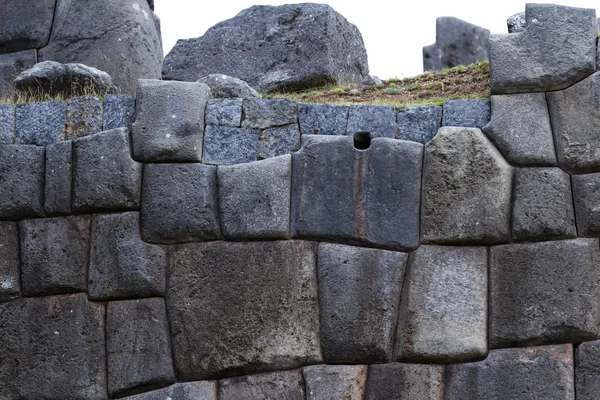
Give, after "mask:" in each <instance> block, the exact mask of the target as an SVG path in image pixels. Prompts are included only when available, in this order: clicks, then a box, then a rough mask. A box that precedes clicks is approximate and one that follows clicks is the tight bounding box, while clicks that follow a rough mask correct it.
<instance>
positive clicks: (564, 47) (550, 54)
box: [490, 4, 598, 94]
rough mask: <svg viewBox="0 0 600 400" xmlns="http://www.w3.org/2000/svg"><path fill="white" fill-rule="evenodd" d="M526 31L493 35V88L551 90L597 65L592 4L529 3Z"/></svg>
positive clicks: (499, 90)
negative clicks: (578, 5) (580, 5)
mask: <svg viewBox="0 0 600 400" xmlns="http://www.w3.org/2000/svg"><path fill="white" fill-rule="evenodd" d="M525 19H526V25H525V29H524V31H523V32H519V33H513V34H509V35H491V36H490V81H491V89H492V94H508V93H527V92H550V91H553V90H560V89H564V88H566V87H569V86H571V85H573V84H574V83H576V82H578V81H580V80H581V79H583V78H585V77H586V76H588V75H590V74H592V73H594V72H595V71H596V36H597V33H598V32H597V30H598V25H597V23H596V12H595V11H594V10H593V9H584V8H574V7H565V6H557V5H554V4H526V5H525Z"/></svg>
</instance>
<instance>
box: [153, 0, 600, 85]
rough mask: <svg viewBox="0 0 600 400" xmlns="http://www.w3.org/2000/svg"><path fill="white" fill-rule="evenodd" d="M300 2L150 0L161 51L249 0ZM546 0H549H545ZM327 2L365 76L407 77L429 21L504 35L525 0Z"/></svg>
mask: <svg viewBox="0 0 600 400" xmlns="http://www.w3.org/2000/svg"><path fill="white" fill-rule="evenodd" d="M304 2H306V1H271V0H262V1H261V0H221V1H214V0H213V1H210V2H207V1H199V0H155V11H156V13H157V14H158V16H159V17H160V19H161V21H162V37H163V47H164V50H165V55H166V54H167V53H168V52H169V51H170V50H171V48H172V47H173V46H174V45H175V43H176V42H177V40H178V39H186V38H191V37H199V36H202V35H203V34H204V32H206V30H207V29H208V28H210V27H211V26H213V25H215V24H217V23H218V22H220V21H223V20H225V19H229V18H231V17H233V16H235V15H236V14H237V13H238V12H240V11H241V10H243V9H245V8H248V7H250V6H252V5H255V4H265V5H266V4H268V5H281V4H289V3H304ZM549 2H550V1H549ZM322 3H326V4H329V5H330V6H331V7H333V8H334V9H335V10H336V11H337V12H339V13H340V14H342V15H343V16H344V17H346V18H347V19H348V21H350V22H351V23H353V24H354V25H356V26H357V27H358V29H359V30H360V32H361V34H362V36H363V39H364V41H365V46H366V48H367V53H368V56H369V67H370V70H371V74H373V75H377V76H379V77H380V78H383V79H388V78H393V77H398V78H402V77H408V76H413V75H417V74H420V73H421V72H422V71H423V60H422V48H423V46H426V45H430V44H432V43H434V42H435V19H436V18H437V17H441V16H453V17H457V18H461V19H463V20H465V21H468V22H471V23H473V24H476V25H479V26H482V27H484V28H486V29H489V30H490V31H491V32H492V33H507V32H508V31H507V28H506V18H508V17H509V16H510V15H512V14H515V13H518V12H521V11H525V1H518V0H499V1H483V0H478V1H467V0H408V1H403V0H399V1H389V0H388V1H383V0H368V1H364V0H363V1H355V0H329V1H323V2H322ZM559 4H562V5H568V6H573V7H586V8H595V7H596V4H600V3H598V2H597V0H596V1H592V0H563V1H562V2H561V3H559Z"/></svg>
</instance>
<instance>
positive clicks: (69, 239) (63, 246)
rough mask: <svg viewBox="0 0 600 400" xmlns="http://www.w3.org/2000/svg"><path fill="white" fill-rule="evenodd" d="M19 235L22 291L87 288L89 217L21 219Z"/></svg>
mask: <svg viewBox="0 0 600 400" xmlns="http://www.w3.org/2000/svg"><path fill="white" fill-rule="evenodd" d="M19 236H20V240H21V247H20V249H21V250H20V252H21V288H22V290H23V294H25V295H26V296H40V295H50V294H64V293H72V292H85V291H86V289H87V268H88V258H89V254H90V217H89V216H72V217H56V218H44V219H27V220H23V221H21V222H20V223H19Z"/></svg>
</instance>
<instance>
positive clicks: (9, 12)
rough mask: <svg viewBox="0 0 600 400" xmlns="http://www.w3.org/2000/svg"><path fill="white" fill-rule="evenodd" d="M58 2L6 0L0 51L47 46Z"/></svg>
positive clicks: (1, 52)
mask: <svg viewBox="0 0 600 400" xmlns="http://www.w3.org/2000/svg"><path fill="white" fill-rule="evenodd" d="M55 4H56V0H21V1H17V2H13V1H3V2H2V27H0V43H2V44H0V54H3V53H12V52H15V51H20V50H27V49H39V48H40V47H44V46H45V45H47V44H48V40H49V39H50V30H51V29H52V20H53V18H54V7H55Z"/></svg>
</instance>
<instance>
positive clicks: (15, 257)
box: [0, 221, 21, 302]
mask: <svg viewBox="0 0 600 400" xmlns="http://www.w3.org/2000/svg"><path fill="white" fill-rule="evenodd" d="M20 281H21V277H20V270H19V226H18V224H17V223H16V222H9V221H0V302H3V301H9V300H12V299H14V298H17V297H19V296H20V295H21V282H20Z"/></svg>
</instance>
